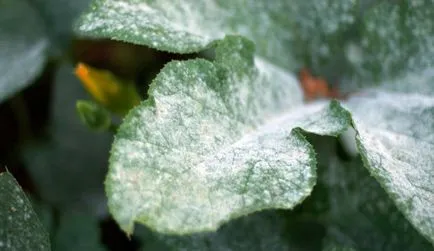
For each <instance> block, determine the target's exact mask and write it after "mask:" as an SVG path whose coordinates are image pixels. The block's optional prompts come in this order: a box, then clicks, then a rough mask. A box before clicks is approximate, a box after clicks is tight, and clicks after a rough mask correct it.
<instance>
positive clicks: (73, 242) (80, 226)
mask: <svg viewBox="0 0 434 251" xmlns="http://www.w3.org/2000/svg"><path fill="white" fill-rule="evenodd" d="M53 250H55V251H57V250H58V251H68V250H71V251H74V250H92V251H103V250H105V248H104V246H103V244H102V243H100V228H99V225H98V219H97V218H95V216H93V215H89V214H86V213H80V212H63V213H62V215H61V216H60V220H59V227H58V229H57V232H56V234H55V237H54V240H53Z"/></svg>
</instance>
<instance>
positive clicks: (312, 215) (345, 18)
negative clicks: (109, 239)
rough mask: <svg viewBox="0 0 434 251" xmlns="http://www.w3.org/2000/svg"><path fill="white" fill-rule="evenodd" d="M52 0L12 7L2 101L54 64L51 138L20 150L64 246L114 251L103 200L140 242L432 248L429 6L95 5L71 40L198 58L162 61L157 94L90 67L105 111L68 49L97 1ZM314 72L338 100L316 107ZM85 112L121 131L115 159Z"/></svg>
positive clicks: (170, 246) (153, 86) (8, 4)
mask: <svg viewBox="0 0 434 251" xmlns="http://www.w3.org/2000/svg"><path fill="white" fill-rule="evenodd" d="M55 2H56V1H39V0H34V1H29V2H27V1H25V0H18V1H11V0H5V1H0V6H2V5H3V6H2V8H0V13H3V12H4V13H5V14H4V15H0V34H4V35H3V36H1V40H2V41H3V40H4V41H5V42H4V43H1V44H2V47H0V56H2V57H0V66H1V67H0V71H1V69H3V71H4V73H3V74H2V75H1V76H2V77H0V100H6V99H7V98H9V97H11V96H12V95H13V94H14V93H17V92H19V91H20V90H21V89H22V88H24V87H25V86H27V85H28V84H30V83H31V82H32V80H33V79H35V77H37V76H38V74H40V72H41V71H42V69H43V68H44V63H45V62H46V61H48V60H51V61H55V62H56V63H55V64H56V65H57V67H58V69H57V70H56V78H55V83H56V89H55V92H54V93H55V95H54V102H53V108H52V110H51V114H52V120H51V121H50V124H49V133H48V137H47V139H45V140H43V141H41V140H39V141H37V142H36V143H35V142H34V143H33V144H25V145H24V146H23V147H21V150H20V154H21V155H20V156H22V158H23V160H24V161H25V163H26V167H27V170H28V173H29V174H30V177H31V179H32V180H33V182H34V183H35V186H36V188H37V190H38V192H37V193H38V194H39V195H40V198H41V199H42V201H43V202H42V204H43V205H44V206H46V204H48V205H49V206H48V207H49V208H50V207H53V208H54V209H55V210H57V211H59V212H60V216H59V217H60V218H59V222H60V223H61V224H59V225H58V226H56V227H52V226H51V225H50V226H51V227H50V228H49V231H50V234H51V236H53V237H52V239H51V241H52V243H53V245H52V246H53V248H54V249H56V250H69V249H71V250H76V249H82V250H83V249H92V250H99V249H101V250H103V249H104V247H102V246H101V244H100V243H99V242H98V241H97V239H98V236H99V235H98V230H97V227H96V224H97V223H98V217H104V216H105V215H106V208H105V205H108V210H109V212H110V214H111V216H112V217H113V219H114V220H115V221H116V222H117V224H118V225H119V226H120V228H121V229H122V230H123V231H124V232H125V233H126V234H127V235H129V236H130V237H131V236H132V237H133V238H137V239H139V240H140V241H141V243H142V244H141V248H142V250H270V249H271V250H321V249H322V250H397V249H405V250H430V249H432V248H433V245H434V185H433V183H432V178H433V175H432V174H433V173H434V156H433V154H432V153H433V152H434V136H433V135H434V85H433V84H432V81H433V80H434V70H433V69H434V68H433V67H434V61H433V60H434V46H433V44H434V21H433V20H432V18H431V17H432V16H434V9H433V8H431V6H433V4H434V2H433V1H432V0H419V1H398V2H391V1H385V0H384V1H382V0H372V1H362V0H352V1H344V0H339V1H322V2H319V1H295V0H289V1H288V0H271V1H266V0H259V1H242V0H231V1H229V0H210V1H193V0H176V1H168V0H94V1H93V2H92V4H91V5H90V6H89V8H88V9H87V10H86V11H85V12H84V13H82V15H81V16H80V18H79V19H78V20H77V22H76V23H75V26H74V34H75V35H78V36H80V37H81V38H91V39H110V40H115V41H122V42H126V43H130V44H135V45H138V46H147V47H149V48H153V49H156V50H158V51H164V52H170V53H176V54H185V55H187V54H188V56H186V57H189V58H188V60H174V61H171V62H169V63H167V64H166V65H165V66H164V67H162V69H161V70H159V73H158V74H157V76H156V77H155V78H153V80H152V82H151V83H150V85H149V88H148V91H147V94H146V93H140V92H139V93H138V92H137V90H142V89H143V85H144V83H143V82H140V83H138V86H139V88H138V89H137V90H136V88H135V86H134V84H133V82H134V81H132V80H131V79H128V77H124V76H117V75H116V74H113V73H111V72H110V71H106V70H100V69H96V68H93V67H91V66H89V65H86V64H83V63H80V64H78V66H77V67H76V75H77V77H78V78H79V79H80V80H82V81H83V85H84V87H85V88H86V90H87V91H88V92H89V93H90V95H91V97H92V98H93V99H94V100H95V101H96V102H97V103H94V102H93V101H86V100H85V101H80V102H78V103H77V105H75V104H74V102H75V100H77V99H83V98H84V97H83V94H84V93H83V88H82V87H81V86H79V84H78V83H77V79H75V78H74V77H73V76H72V74H71V73H72V71H73V68H72V67H71V64H70V62H64V61H66V60H64V59H63V57H64V56H65V55H67V52H66V51H65V50H67V49H68V48H69V47H70V39H71V36H72V33H71V24H72V23H73V22H72V20H73V19H74V18H75V17H76V16H77V14H78V13H80V12H81V10H82V9H83V7H84V6H85V5H86V1H79V2H77V3H76V4H71V5H66V4H65V5H64V6H63V8H60V9H57V8H55V6H58V5H62V3H55ZM62 2H63V1H62ZM4 7H5V8H4ZM9 12H12V13H18V14H19V15H21V16H25V19H26V20H27V19H28V21H26V22H27V23H28V22H30V23H31V26H27V25H24V24H25V21H23V20H19V19H17V18H16V16H15V15H9V14H7V13H9ZM62 13H65V15H63V14H62ZM63 16H64V18H62V17H63ZM62 19H64V21H63V22H57V21H58V20H62ZM16 41H20V43H16ZM3 45H5V47H3ZM192 53H193V54H192ZM62 61H63V62H62ZM127 61H128V60H127ZM133 61H134V60H131V62H133ZM120 62H125V61H122V60H120ZM134 62H135V61H134ZM137 62H140V61H137ZM121 64H122V63H121ZM142 67H143V66H142V65H140V64H139V65H138V66H137V68H138V69H139V68H142ZM304 67H307V68H308V69H311V70H313V72H314V73H316V74H318V75H321V76H323V77H324V78H325V79H327V80H329V82H330V83H331V84H330V86H332V87H333V90H334V91H335V90H338V91H339V92H338V93H336V95H335V96H336V97H338V98H340V100H327V97H323V98H322V99H319V100H314V101H311V100H309V101H308V100H306V99H305V97H304V95H305V93H303V88H301V87H300V83H299V81H298V80H297V78H296V75H297V71H299V70H300V69H301V68H304ZM5 69H7V70H5ZM23 69H26V71H25V73H26V74H22V72H23ZM315 79H316V78H311V81H313V82H315ZM321 81H322V80H321ZM302 82H303V80H302ZM322 84H323V87H322V88H324V84H325V82H324V81H323V82H322ZM304 90H306V89H304ZM326 93H327V92H326ZM330 93H331V92H330ZM142 96H146V100H144V101H140V100H141V99H142ZM309 98H311V97H310V96H309ZM74 108H77V111H78V113H79V116H80V118H81V120H82V122H83V123H85V124H86V125H87V126H88V127H90V128H91V129H94V130H97V131H106V132H115V136H114V140H113V143H112V146H111V151H110V157H107V154H108V153H107V147H108V146H109V140H110V139H109V135H103V134H91V133H90V132H87V131H85V130H86V129H85V127H83V126H82V125H81V124H79V123H78V120H77V118H75V119H76V120H71V116H72V115H71V114H74ZM119 117H121V119H122V121H121V123H120V126H119V127H117V123H118V120H117V119H118V118H119ZM349 130H350V131H351V130H353V131H354V132H355V137H353V136H351V134H348V133H347V132H348V131H349ZM71 132H73V133H71ZM91 135H92V136H91ZM329 136H331V137H329ZM335 137H340V138H341V139H342V141H340V142H343V143H338V141H337V140H336V139H335ZM345 137H346V138H345ZM344 138H345V139H344ZM348 139H349V140H348ZM339 144H343V146H341V145H339ZM336 146H339V147H336ZM341 147H343V148H344V149H346V151H347V152H348V153H351V154H352V155H357V156H352V157H347V158H350V159H349V160H348V159H347V160H345V158H344V157H343V155H342V153H341V152H340V148H341ZM67 156H68V157H70V158H71V161H68V163H65V162H63V160H64V159H65V158H67ZM107 158H109V168H108V171H107V174H105V170H104V166H105V161H107ZM1 175H3V176H4V177H6V176H8V177H10V175H9V174H1ZM104 175H105V177H106V178H105V183H104V185H105V193H106V196H107V198H108V201H107V202H106V201H105V200H104V199H103V198H102V193H101V192H102V185H103V176H104ZM3 176H0V177H3ZM10 179H11V177H10ZM77 181H79V182H77ZM8 182H9V181H2V180H0V187H2V186H7V185H8V184H9V185H10V184H12V183H10V182H9V183H8ZM15 185H16V184H15ZM7 191H8V192H7V193H5V195H2V194H0V196H11V195H10V194H12V190H10V189H9V190H7ZM2 201H3V200H2ZM44 203H46V204H44ZM1 205H4V204H3V203H2V204H0V209H1V210H0V216H1V217H0V222H1V221H2V220H4V219H6V218H5V217H7V216H6V214H5V212H8V211H7V210H8V209H7V208H6V207H3V208H2V207H1ZM71 208H72V209H73V210H70V209H71ZM17 209H18V208H17ZM36 209H38V206H36ZM26 210H27V211H28V210H30V209H29V208H25V209H23V211H22V212H27V211H26ZM37 211H39V214H40V215H41V217H42V218H43V219H50V217H52V216H50V215H51V213H49V212H48V211H47V210H37ZM42 212H45V214H44V213H42ZM47 212H48V213H47ZM81 220H83V221H81ZM36 223H38V224H39V222H38V221H37V220H35V221H34V224H36ZM75 223H77V225H75ZM137 223H140V224H137ZM29 227H30V226H29ZM135 227H136V231H135V230H134V229H135ZM1 230H2V229H0V233H1ZM7 231H9V230H8V229H6V233H8V232H7ZM10 231H12V230H10ZM13 231H15V230H13ZM86 233H87V234H86ZM306 236H310V238H311V240H309V241H306V238H307V237H306ZM0 237H1V235H0ZM37 237H38V236H36V235H35V236H34V238H33V237H32V238H33V239H34V240H35V241H38V239H37ZM8 238H9V237H8ZM74 238H75V239H76V240H78V241H71V240H73V239H74ZM0 241H1V239H0ZM43 241H45V242H43ZM0 243H1V242H0ZM39 243H41V244H42V245H45V246H46V247H47V248H48V246H47V244H46V240H39Z"/></svg>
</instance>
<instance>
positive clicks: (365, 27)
mask: <svg viewBox="0 0 434 251" xmlns="http://www.w3.org/2000/svg"><path fill="white" fill-rule="evenodd" d="M433 4H434V3H433V1H432V0H418V1H410V2H409V1H381V0H375V1H366V0H352V1H346V0H341V1H336V0H327V1H312V0H311V1H297V0H289V1H288V0H262V1H242V0H212V1H195V0H177V1H168V0H154V1H146V0H95V1H94V4H93V7H92V8H90V9H89V11H88V12H87V13H86V14H85V15H83V16H82V18H81V19H80V21H79V22H78V23H77V25H76V30H77V32H78V34H81V35H83V36H90V37H95V38H112V39H116V40H121V41H126V42H130V43H135V44H142V45H147V46H150V47H152V48H156V49H159V50H165V51H171V52H179V53H186V52H193V51H200V50H203V49H204V48H206V47H208V46H209V44H210V43H211V42H212V41H214V40H216V39H221V38H223V37H224V36H225V35H228V34H238V35H243V36H245V37H247V38H249V39H251V40H252V41H254V42H255V44H256V48H257V54H258V56H260V57H262V58H265V59H266V60H268V61H270V62H272V63H274V64H276V65H279V66H281V67H284V68H285V69H289V70H291V71H294V70H298V69H299V68H300V67H303V66H308V67H309V68H310V69H312V70H314V72H316V73H317V74H320V75H322V76H326V77H327V78H328V79H329V80H331V82H332V84H339V87H340V89H341V90H345V91H353V90H354V89H358V88H361V87H364V86H366V85H368V84H369V85H372V84H379V83H381V82H382V81H384V80H388V79H390V78H391V77H395V76H396V75H401V74H402V73H406V72H407V71H415V70H420V69H423V68H426V67H427V66H430V65H431V66H432V65H433V64H434V61H433V60H434V59H433V58H434V57H433V53H434V51H433V50H434V49H433V48H434V47H433V46H432V44H433V42H434V22H433V21H432V16H434V8H432V6H433ZM336 69H339V70H336ZM404 75H405V74H404Z"/></svg>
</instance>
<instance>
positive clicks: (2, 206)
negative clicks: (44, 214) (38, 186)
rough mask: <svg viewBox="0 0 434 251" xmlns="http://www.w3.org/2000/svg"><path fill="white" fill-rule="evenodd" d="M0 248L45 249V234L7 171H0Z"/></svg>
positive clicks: (15, 250) (11, 250) (44, 250)
mask: <svg viewBox="0 0 434 251" xmlns="http://www.w3.org/2000/svg"><path fill="white" fill-rule="evenodd" d="M0 201H1V203H0V250H8V251H30V250H32V251H33V250H35V251H48V250H50V242H49V238H48V234H47V232H46V231H45V229H44V227H43V226H42V224H41V222H40V221H39V219H38V217H37V216H36V214H35V212H34V211H33V209H32V207H31V204H30V202H29V200H28V199H27V197H26V195H25V194H24V192H23V191H22V190H21V188H20V186H19V185H18V183H17V181H16V180H15V179H14V178H13V177H12V175H11V174H9V173H7V172H4V173H0Z"/></svg>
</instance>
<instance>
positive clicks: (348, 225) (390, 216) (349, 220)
mask: <svg viewBox="0 0 434 251" xmlns="http://www.w3.org/2000/svg"><path fill="white" fill-rule="evenodd" d="M312 143H313V145H314V147H315V149H316V150H317V152H318V163H319V165H318V183H317V185H316V186H315V189H314V191H313V193H312V195H311V197H310V198H309V200H308V201H306V204H303V206H304V207H305V208H306V210H305V211H306V212H309V211H310V214H311V215H313V217H318V220H320V222H322V223H323V224H324V226H325V228H326V229H327V234H326V237H325V238H324V240H323V248H326V247H328V246H333V244H334V246H337V247H339V246H340V247H342V248H344V247H346V248H353V249H354V250H372V251H387V250H390V251H394V250H409V251H410V250H414V251H418V250H427V251H428V250H434V249H433V247H432V245H431V244H430V243H429V242H428V241H427V240H426V239H425V238H424V237H423V236H421V235H420V234H419V233H418V232H417V230H416V228H415V227H413V226H412V225H411V223H410V222H409V221H408V220H407V219H406V217H405V216H404V215H403V213H402V212H400V210H399V209H398V208H397V207H396V206H395V204H394V201H393V200H392V199H391V198H390V197H389V195H388V194H387V193H386V192H385V191H384V190H383V188H382V187H381V185H380V183H379V182H378V181H376V180H375V178H374V177H372V176H371V175H370V174H369V172H368V170H367V169H366V168H364V166H363V162H362V160H361V158H360V157H357V158H354V159H351V160H346V161H343V160H341V159H339V158H338V156H336V147H335V146H336V141H334V140H333V139H329V138H319V137H314V139H313V141H312ZM312 205H313V207H311V206H312Z"/></svg>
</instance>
